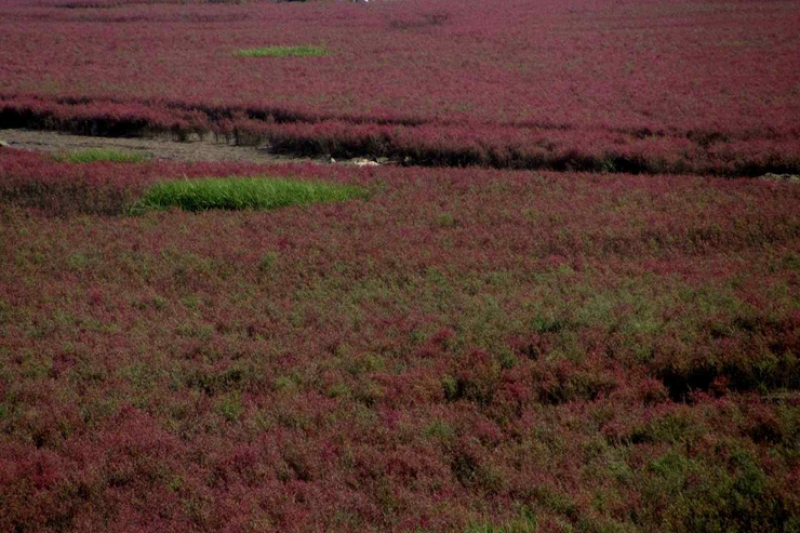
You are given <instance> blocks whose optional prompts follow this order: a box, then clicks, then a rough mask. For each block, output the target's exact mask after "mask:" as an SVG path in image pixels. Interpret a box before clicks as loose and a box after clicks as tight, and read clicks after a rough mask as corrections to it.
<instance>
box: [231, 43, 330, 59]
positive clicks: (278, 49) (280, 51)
mask: <svg viewBox="0 0 800 533" xmlns="http://www.w3.org/2000/svg"><path fill="white" fill-rule="evenodd" d="M327 53H328V52H327V50H325V49H324V48H320V47H319V46H307V45H306V46H265V47H261V48H244V49H242V50H237V51H236V54H235V55H237V56H239V57H319V56H324V55H326V54H327Z"/></svg>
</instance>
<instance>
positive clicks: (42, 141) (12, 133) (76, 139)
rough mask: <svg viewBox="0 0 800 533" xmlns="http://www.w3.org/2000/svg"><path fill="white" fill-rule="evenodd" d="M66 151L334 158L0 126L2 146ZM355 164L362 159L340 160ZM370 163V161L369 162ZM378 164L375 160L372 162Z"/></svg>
mask: <svg viewBox="0 0 800 533" xmlns="http://www.w3.org/2000/svg"><path fill="white" fill-rule="evenodd" d="M2 146H7V147H9V148H18V149H22V150H36V151H40V152H50V153H64V152H72V151H77V150H87V149H113V150H118V151H121V152H131V153H137V154H142V155H146V156H149V157H154V158H158V159H165V160H170V161H239V162H254V163H300V162H304V163H320V164H322V163H330V162H334V161H333V160H331V159H327V158H325V159H323V158H316V159H315V158H309V157H292V156H286V155H278V154H274V153H271V152H270V150H269V148H268V147H255V146H236V145H231V144H226V143H224V142H216V141H214V140H213V139H199V138H195V139H194V140H192V141H187V142H180V141H175V140H174V139H172V137H171V136H160V137H152V138H151V137H148V138H141V137H134V138H121V137H89V136H83V135H71V134H66V133H58V132H52V131H38V130H18V129H0V147H2ZM339 163H345V164H347V163H350V164H356V165H363V164H369V163H366V162H365V161H362V160H355V159H354V160H349V161H339ZM370 163H371V162H370ZM372 164H375V163H372Z"/></svg>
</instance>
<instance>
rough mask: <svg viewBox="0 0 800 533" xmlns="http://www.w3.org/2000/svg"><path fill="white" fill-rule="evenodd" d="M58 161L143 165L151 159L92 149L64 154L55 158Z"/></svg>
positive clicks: (129, 153) (108, 149) (131, 154)
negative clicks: (142, 163) (143, 162)
mask: <svg viewBox="0 0 800 533" xmlns="http://www.w3.org/2000/svg"><path fill="white" fill-rule="evenodd" d="M55 158H56V160H58V161H61V162H63V163H94V162H96V161H111V162H113V163H141V162H142V161H147V160H149V159H150V155H148V154H140V153H135V152H120V151H119V150H114V149H110V148H90V149H87V150H75V151H73V152H64V153H61V154H58V155H56V156H55Z"/></svg>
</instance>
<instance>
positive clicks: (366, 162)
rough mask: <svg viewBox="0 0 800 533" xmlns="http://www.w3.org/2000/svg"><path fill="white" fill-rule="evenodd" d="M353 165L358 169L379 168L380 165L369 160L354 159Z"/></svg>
mask: <svg viewBox="0 0 800 533" xmlns="http://www.w3.org/2000/svg"><path fill="white" fill-rule="evenodd" d="M353 164H354V165H355V166H357V167H378V166H380V163H378V162H377V161H370V160H369V159H353Z"/></svg>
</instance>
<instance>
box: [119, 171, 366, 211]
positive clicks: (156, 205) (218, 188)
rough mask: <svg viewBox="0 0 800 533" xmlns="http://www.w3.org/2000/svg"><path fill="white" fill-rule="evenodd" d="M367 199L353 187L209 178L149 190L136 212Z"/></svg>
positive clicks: (271, 180)
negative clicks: (171, 208) (178, 208)
mask: <svg viewBox="0 0 800 533" xmlns="http://www.w3.org/2000/svg"><path fill="white" fill-rule="evenodd" d="M362 197H364V192H363V190H361V189H359V188H357V187H353V186H350V185H341V184H334V183H319V182H310V181H298V180H288V179H272V178H263V177H262V178H239V177H229V178H208V179H196V180H183V181H168V182H164V183H159V184H157V185H154V186H153V187H151V188H150V189H148V190H147V191H146V192H145V194H144V197H143V198H142V199H141V200H140V201H139V202H137V204H136V205H135V206H134V208H133V211H134V212H138V211H143V210H147V209H168V208H170V207H180V208H181V209H184V210H186V211H205V210H207V209H229V210H238V209H275V208H277V207H285V206H290V205H301V204H311V203H318V202H344V201H347V200H350V199H353V198H362Z"/></svg>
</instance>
